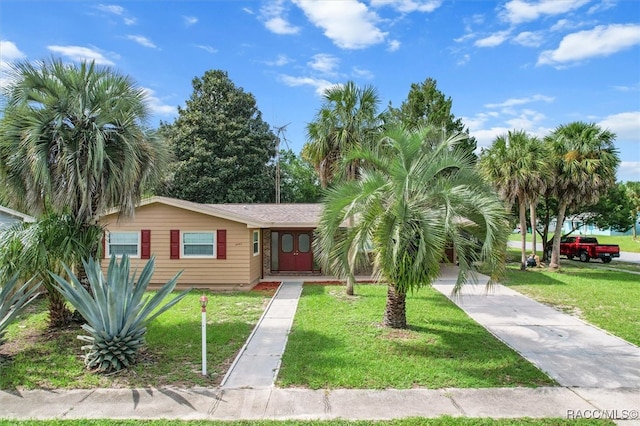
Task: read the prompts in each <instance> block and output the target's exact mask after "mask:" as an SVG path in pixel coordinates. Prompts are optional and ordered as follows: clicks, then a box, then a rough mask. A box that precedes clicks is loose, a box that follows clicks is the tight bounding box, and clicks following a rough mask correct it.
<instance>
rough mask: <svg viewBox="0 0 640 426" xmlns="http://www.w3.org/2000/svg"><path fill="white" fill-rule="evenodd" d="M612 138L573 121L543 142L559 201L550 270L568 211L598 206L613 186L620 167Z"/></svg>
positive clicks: (591, 125) (555, 262) (590, 125)
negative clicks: (548, 156)
mask: <svg viewBox="0 0 640 426" xmlns="http://www.w3.org/2000/svg"><path fill="white" fill-rule="evenodd" d="M615 137H616V136H615V134H614V133H612V132H610V131H608V130H603V129H601V128H600V127H599V126H598V125H596V124H594V123H584V122H581V121H576V122H573V123H569V124H565V125H561V126H558V127H557V128H556V129H555V130H554V131H553V133H552V134H551V135H549V136H547V138H545V140H546V142H547V143H548V145H549V149H550V151H551V160H552V162H553V170H552V178H553V187H552V188H553V192H554V195H555V196H556V198H557V199H558V201H559V206H558V216H557V218H556V229H555V234H554V236H553V249H552V253H551V260H550V261H549V267H550V268H551V269H558V268H559V267H560V264H559V256H560V237H561V234H562V224H563V223H564V218H565V213H566V211H567V208H568V207H569V208H574V209H577V208H580V207H582V206H588V205H591V204H595V203H597V202H598V199H599V198H600V196H601V195H602V194H605V193H606V192H607V190H608V189H609V188H611V187H612V186H613V185H615V179H616V169H617V167H618V164H619V163H620V158H619V156H618V151H617V149H616V148H615V146H614V140H615Z"/></svg>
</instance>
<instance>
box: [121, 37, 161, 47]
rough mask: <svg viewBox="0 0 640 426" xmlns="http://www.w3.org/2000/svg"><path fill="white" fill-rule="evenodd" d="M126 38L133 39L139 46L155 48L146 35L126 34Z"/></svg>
mask: <svg viewBox="0 0 640 426" xmlns="http://www.w3.org/2000/svg"><path fill="white" fill-rule="evenodd" d="M127 38H128V39H129V40H132V41H135V42H136V43H138V44H139V45H141V46H144V47H150V48H152V49H155V48H156V45H155V44H153V42H152V41H151V40H149V39H148V38H147V37H145V36H141V35H128V36H127Z"/></svg>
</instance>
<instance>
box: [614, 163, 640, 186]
mask: <svg viewBox="0 0 640 426" xmlns="http://www.w3.org/2000/svg"><path fill="white" fill-rule="evenodd" d="M638 170H640V161H621V162H620V166H618V173H617V175H618V176H617V180H618V181H619V182H639V181H640V172H639V171H638Z"/></svg>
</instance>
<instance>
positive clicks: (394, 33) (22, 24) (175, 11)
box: [0, 0, 640, 181]
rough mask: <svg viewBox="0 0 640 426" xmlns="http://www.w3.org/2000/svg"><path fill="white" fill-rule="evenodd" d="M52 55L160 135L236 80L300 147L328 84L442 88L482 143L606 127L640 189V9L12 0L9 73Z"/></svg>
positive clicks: (2, 32) (3, 55) (581, 1)
mask: <svg viewBox="0 0 640 426" xmlns="http://www.w3.org/2000/svg"><path fill="white" fill-rule="evenodd" d="M52 56H54V57H58V58H62V59H63V60H65V61H78V60H82V59H93V60H95V61H96V62H97V63H100V64H104V65H109V66H112V67H114V68H116V69H118V70H119V71H120V72H122V73H125V74H128V75H130V76H132V77H133V78H134V79H135V80H136V82H137V83H138V84H139V85H140V86H141V87H144V88H145V89H146V91H147V94H148V99H149V103H150V106H151V109H152V111H153V117H152V121H151V123H150V124H151V125H152V126H156V125H157V124H158V123H159V121H160V120H163V121H167V122H172V121H173V120H174V118H175V117H176V115H177V107H178V106H184V103H185V100H187V99H188V98H189V96H190V95H191V93H192V85H191V82H192V79H193V78H194V77H201V76H202V75H203V74H204V73H205V72H206V71H207V70H210V69H221V70H224V71H226V72H228V74H229V77H230V78H231V80H232V81H233V82H234V83H235V84H236V85H237V86H239V87H242V88H243V89H244V90H245V91H247V92H250V93H252V94H253V95H254V96H255V97H256V100H257V103H258V107H259V109H260V110H261V111H262V114H263V118H264V120H265V121H267V122H268V123H269V124H271V125H272V126H273V127H274V128H276V127H280V126H284V125H287V127H286V131H285V133H284V136H285V138H286V140H287V142H288V146H289V147H290V148H291V149H293V150H294V151H295V152H300V149H301V147H302V145H303V144H304V142H305V138H306V132H305V126H306V124H307V123H308V122H310V121H312V120H313V118H314V114H315V112H316V111H317V110H318V108H319V107H320V105H321V93H322V91H323V90H324V89H325V88H326V87H329V86H331V85H334V84H340V83H344V82H346V81H348V80H353V81H355V82H356V83H357V84H358V85H360V86H364V85H372V86H374V87H375V88H377V90H378V92H379V95H380V99H381V101H382V102H381V108H385V107H386V106H387V105H388V103H389V102H391V103H392V104H393V105H394V106H396V107H397V106H399V105H400V103H401V102H402V101H403V100H404V99H405V98H406V97H407V94H408V92H409V89H410V86H411V84H412V83H420V82H423V81H424V80H425V79H426V78H428V77H431V78H434V79H436V80H437V82H438V88H439V89H440V90H441V91H442V92H444V93H445V95H446V96H451V98H452V99H453V113H454V114H455V115H456V117H461V118H462V119H463V121H464V123H465V124H466V125H467V126H468V127H469V129H470V132H471V134H472V135H474V136H475V137H476V138H477V139H478V142H479V146H489V145H490V143H491V141H492V140H493V139H494V138H495V137H496V136H497V135H499V134H503V133H506V132H507V131H508V130H511V129H517V130H519V129H524V130H526V131H528V132H529V133H531V134H533V135H538V136H544V135H546V134H548V133H549V132H550V131H552V130H553V129H554V128H555V127H557V126H558V125H560V124H566V123H569V122H571V121H577V120H581V121H587V122H594V123H597V124H599V125H601V126H602V127H604V128H607V129H609V130H611V131H613V132H615V133H616V134H617V140H616V146H617V148H618V149H619V151H620V156H621V159H622V164H621V167H620V169H619V172H618V180H621V181H627V180H636V181H640V2H638V1H637V0H508V1H482V0H467V1H447V0H443V1H441V0H289V1H284V0H266V1H243V0H199V1H190V0H183V1H162V0H156V1H151V0H148V1H144V0H140V1H120V2H111V1H105V2H101V1H80V0H75V1H56V0H49V1H32V0H2V2H1V3H0V67H2V69H6V66H7V64H8V63H10V62H12V61H16V60H36V59H46V58H50V57H52Z"/></svg>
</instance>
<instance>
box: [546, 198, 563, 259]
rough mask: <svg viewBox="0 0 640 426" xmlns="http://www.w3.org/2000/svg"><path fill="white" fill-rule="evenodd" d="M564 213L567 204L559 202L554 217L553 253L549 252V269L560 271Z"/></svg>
mask: <svg viewBox="0 0 640 426" xmlns="http://www.w3.org/2000/svg"><path fill="white" fill-rule="evenodd" d="M566 211H567V203H566V202H564V201H561V202H560V205H559V206H558V216H556V230H555V231H554V232H555V233H554V235H553V251H552V252H551V260H550V261H549V269H560V238H562V224H563V223H564V214H565V212H566Z"/></svg>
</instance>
